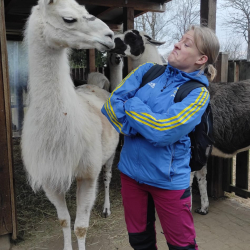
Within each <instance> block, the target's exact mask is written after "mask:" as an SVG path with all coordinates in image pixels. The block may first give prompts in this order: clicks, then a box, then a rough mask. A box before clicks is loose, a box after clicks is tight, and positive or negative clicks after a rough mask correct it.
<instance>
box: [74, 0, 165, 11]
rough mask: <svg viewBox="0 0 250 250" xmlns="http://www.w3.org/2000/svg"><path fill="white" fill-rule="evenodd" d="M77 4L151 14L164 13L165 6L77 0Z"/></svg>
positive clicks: (117, 0) (141, 1)
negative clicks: (128, 9)
mask: <svg viewBox="0 0 250 250" xmlns="http://www.w3.org/2000/svg"><path fill="white" fill-rule="evenodd" d="M77 2H78V3H79V4H83V5H86V4H89V5H100V6H108V7H116V8H120V7H126V8H129V7H131V8H134V9H135V10H142V11H152V12H164V11H165V9H166V7H165V4H161V3H155V2H149V1H144V0H133V1H131V0H115V1H114V0H105V1H103V0H77Z"/></svg>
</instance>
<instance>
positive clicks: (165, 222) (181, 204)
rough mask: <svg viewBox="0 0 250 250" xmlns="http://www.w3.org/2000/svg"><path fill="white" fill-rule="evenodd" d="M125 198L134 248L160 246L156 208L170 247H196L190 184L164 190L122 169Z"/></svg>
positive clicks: (129, 230) (127, 218)
mask: <svg viewBox="0 0 250 250" xmlns="http://www.w3.org/2000/svg"><path fill="white" fill-rule="evenodd" d="M121 183H122V190H121V193H122V198H123V206H124V214H125V221H126V224H127V230H128V233H129V240H130V244H131V246H132V247H133V248H134V249H145V250H146V249H148V250H154V249H157V246H156V237H155V230H154V228H155V208H156V211H157V214H158V216H159V219H160V222H161V226H162V229H163V233H164V235H165V238H166V240H167V244H168V247H169V249H173V250H175V249H176V250H177V249H187V250H189V249H190V250H191V249H196V250H198V246H197V244H196V242H195V237H196V234H195V229H194V222H193V216H192V213H191V211H190V208H191V196H190V188H188V189H185V190H165V189H161V188H157V187H153V186H149V185H146V184H139V183H137V182H136V181H135V180H133V179H131V178H129V177H128V176H126V175H124V174H122V173H121Z"/></svg>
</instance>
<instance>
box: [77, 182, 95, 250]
mask: <svg viewBox="0 0 250 250" xmlns="http://www.w3.org/2000/svg"><path fill="white" fill-rule="evenodd" d="M96 187H97V178H95V179H78V180H77V193H76V198H77V211H76V220H75V226H74V231H75V235H76V237H77V240H78V247H79V250H85V240H86V233H87V230H88V227H89V219H90V212H91V209H92V206H93V204H94V201H95V197H96Z"/></svg>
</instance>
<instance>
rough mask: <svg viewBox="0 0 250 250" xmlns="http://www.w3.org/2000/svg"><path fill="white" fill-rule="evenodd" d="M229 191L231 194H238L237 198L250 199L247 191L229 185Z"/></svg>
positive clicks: (249, 193) (249, 192)
mask: <svg viewBox="0 0 250 250" xmlns="http://www.w3.org/2000/svg"><path fill="white" fill-rule="evenodd" d="M230 190H231V192H235V193H237V194H239V195H238V196H240V197H243V198H250V191H249V190H247V189H242V188H238V187H236V186H233V185H231V186H230Z"/></svg>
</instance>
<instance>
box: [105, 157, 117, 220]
mask: <svg viewBox="0 0 250 250" xmlns="http://www.w3.org/2000/svg"><path fill="white" fill-rule="evenodd" d="M114 157H115V154H113V155H112V156H111V157H110V159H109V160H108V161H107V162H106V164H105V165H104V167H103V181H104V190H105V200H104V206H103V216H104V217H105V218H107V217H108V216H109V215H110V214H111V211H110V199H109V187H110V181H111V178H112V164H113V160H114Z"/></svg>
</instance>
